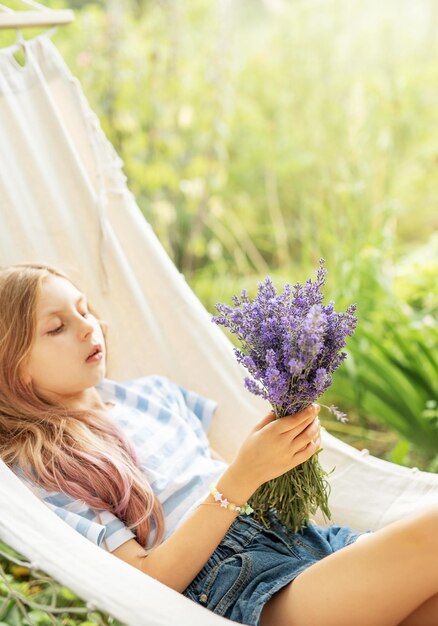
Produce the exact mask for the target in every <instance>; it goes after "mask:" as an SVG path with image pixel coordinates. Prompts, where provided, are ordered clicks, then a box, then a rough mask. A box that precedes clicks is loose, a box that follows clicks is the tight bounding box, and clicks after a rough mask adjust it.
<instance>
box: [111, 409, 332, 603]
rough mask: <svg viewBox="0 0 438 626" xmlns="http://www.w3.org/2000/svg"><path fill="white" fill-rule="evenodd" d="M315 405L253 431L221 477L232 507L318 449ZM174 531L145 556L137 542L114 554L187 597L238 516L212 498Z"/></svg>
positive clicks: (267, 420)
mask: <svg viewBox="0 0 438 626" xmlns="http://www.w3.org/2000/svg"><path fill="white" fill-rule="evenodd" d="M318 411H319V406H318V405H316V408H315V406H314V405H312V406H311V407H309V408H308V409H305V410H304V411H301V412H300V413H297V414H296V415H291V416H287V417H282V418H281V419H279V420H276V419H275V416H274V415H273V414H272V413H270V414H269V415H267V416H266V417H265V418H263V420H261V421H260V422H259V423H258V424H256V426H255V427H254V428H253V430H252V431H251V432H250V434H249V436H248V437H247V439H246V440H245V441H244V443H243V445H242V447H241V448H240V450H239V452H238V455H237V457H236V459H235V460H234V461H233V463H231V465H230V466H229V467H227V469H226V470H225V472H224V473H223V474H222V476H221V478H220V479H219V481H218V483H217V488H218V490H219V491H220V492H221V493H223V494H224V496H225V497H226V498H227V499H228V500H229V502H234V503H235V504H238V505H241V504H244V503H245V502H246V501H247V500H248V498H250V497H251V495H252V494H253V493H254V491H255V490H256V489H257V488H258V487H259V486H260V485H261V484H263V483H264V482H267V481H268V480H271V479H272V478H276V477H277V476H281V475H282V474H284V473H285V472H287V471H289V470H290V469H292V468H293V467H296V466H297V465H299V464H300V463H303V462H304V461H307V459H309V458H310V457H311V456H312V455H313V454H314V453H315V452H316V450H317V449H318V448H319V442H320V438H319V432H320V425H319V421H318V420H317V419H316V415H317V413H318ZM204 502H206V503H209V505H207V506H199V507H198V508H197V509H196V510H195V511H194V512H193V513H192V514H191V515H190V517H188V518H187V520H186V521H185V522H184V523H183V524H182V525H181V526H179V527H178V528H177V529H176V530H175V532H174V533H173V534H172V535H171V536H170V537H169V538H168V539H166V541H164V542H163V543H162V544H160V545H159V546H158V547H157V548H155V550H154V551H153V552H152V553H151V554H149V556H145V554H146V552H145V550H144V549H143V548H142V547H141V546H140V544H139V543H137V542H136V541H135V539H130V540H129V541H127V542H125V543H124V544H122V545H121V546H119V547H118V548H116V550H114V551H113V554H114V555H115V556H117V557H119V558H120V559H122V560H123V561H126V562H128V563H130V564H131V565H133V566H134V567H137V568H138V569H140V570H141V571H142V572H144V573H145V574H148V575H149V576H151V577H152V578H156V579H157V580H159V581H160V582H162V583H163V584H165V585H167V586H168V587H171V588H172V589H175V591H179V592H182V591H184V589H185V588H186V587H187V586H188V585H189V584H190V583H191V581H192V580H193V579H194V578H195V576H196V575H197V574H198V573H199V572H200V570H201V569H202V568H203V566H204V565H205V563H206V562H207V561H208V559H209V558H210V556H211V555H212V554H213V552H214V551H215V549H216V548H217V546H218V545H219V544H220V542H221V541H222V539H223V537H224V535H225V534H226V532H227V530H228V529H229V527H230V525H231V523H232V522H233V520H234V519H235V518H236V517H237V515H238V514H237V513H236V512H235V511H230V510H228V509H225V508H223V507H221V506H219V505H218V504H217V503H216V502H215V501H214V498H213V496H211V495H210V494H209V495H208V496H207V497H206V498H205V500H204Z"/></svg>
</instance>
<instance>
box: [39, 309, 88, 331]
mask: <svg viewBox="0 0 438 626" xmlns="http://www.w3.org/2000/svg"><path fill="white" fill-rule="evenodd" d="M81 315H82V317H87V316H88V315H90V314H89V313H81ZM63 328H64V324H61V326H58V328H54V329H53V330H49V331H48V333H47V334H48V335H58V334H59V333H60V332H61V330H62V329H63Z"/></svg>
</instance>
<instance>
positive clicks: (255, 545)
mask: <svg viewBox="0 0 438 626" xmlns="http://www.w3.org/2000/svg"><path fill="white" fill-rule="evenodd" d="M269 520H270V524H271V526H270V528H265V526H264V525H263V524H261V523H259V522H257V521H256V520H255V519H254V518H253V516H252V515H239V516H238V517H237V518H236V519H235V520H234V521H233V523H232V524H231V526H230V528H229V530H228V531H227V533H226V535H225V536H224V538H223V539H222V541H221V543H220V544H219V545H218V547H217V548H216V550H215V551H214V552H213V554H212V555H211V557H210V558H209V559H208V561H207V563H206V564H205V565H204V567H203V568H202V570H201V571H200V572H199V574H198V575H197V576H196V577H195V578H194V579H193V580H192V582H191V583H190V585H189V586H188V587H187V588H186V589H185V590H184V591H183V595H184V596H186V597H187V598H190V600H193V601H194V602H196V603H198V604H200V605H201V606H204V607H206V608H207V609H209V610H211V611H213V612H214V613H216V614H218V615H221V616H223V617H226V618H228V619H230V620H232V621H234V622H237V623H239V624H247V625H249V626H259V624H260V615H261V612H262V609H263V607H264V605H265V604H266V603H267V602H268V600H269V599H270V598H271V597H272V596H273V595H274V594H275V593H276V592H277V591H279V590H280V589H281V588H282V587H284V586H285V585H287V584H288V583H290V582H291V581H292V580H294V578H296V576H298V574H300V573H301V572H303V571H304V570H305V569H307V568H308V567H309V566H310V565H313V563H316V562H317V561H319V560H321V559H323V558H324V557H325V556H327V555H329V554H332V553H333V552H336V551H337V550H340V549H341V548H343V547H345V546H348V545H349V544H351V543H354V542H355V541H356V539H357V538H358V537H359V536H360V535H363V534H364V533H363V532H355V531H353V530H351V528H348V527H347V526H336V525H332V526H329V527H328V528H324V527H322V526H318V525H317V524H315V523H314V522H310V523H309V525H308V526H307V527H306V528H305V529H304V530H302V531H299V532H293V531H292V530H290V529H288V528H286V527H285V526H283V524H282V523H281V522H279V520H278V519H277V517H276V515H275V510H272V511H271V512H270V513H269ZM366 532H367V533H371V532H372V531H371V530H368V531H366Z"/></svg>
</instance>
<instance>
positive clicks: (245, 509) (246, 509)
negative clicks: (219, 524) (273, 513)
mask: <svg viewBox="0 0 438 626" xmlns="http://www.w3.org/2000/svg"><path fill="white" fill-rule="evenodd" d="M210 493H211V495H212V496H213V498H214V499H215V500H216V502H217V503H218V504H219V505H220V506H221V507H222V508H223V509H228V510H229V511H236V513H242V514H243V515H249V514H250V513H253V512H254V509H252V508H251V507H250V506H249V504H248V502H245V504H242V506H238V505H237V504H234V503H233V502H228V500H227V498H224V496H223V494H222V493H219V491H218V490H217V488H216V486H215V485H211V486H210Z"/></svg>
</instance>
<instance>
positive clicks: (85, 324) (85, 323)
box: [79, 316, 94, 339]
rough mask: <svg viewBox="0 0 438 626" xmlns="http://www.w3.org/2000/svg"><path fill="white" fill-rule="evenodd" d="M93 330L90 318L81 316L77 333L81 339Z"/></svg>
mask: <svg viewBox="0 0 438 626" xmlns="http://www.w3.org/2000/svg"><path fill="white" fill-rule="evenodd" d="M93 331H94V324H93V322H92V320H90V319H87V318H86V317H82V316H81V321H80V327H79V333H80V336H81V339H86V338H87V337H88V336H89V335H90V334H91V333H93Z"/></svg>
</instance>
